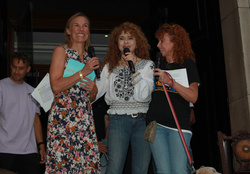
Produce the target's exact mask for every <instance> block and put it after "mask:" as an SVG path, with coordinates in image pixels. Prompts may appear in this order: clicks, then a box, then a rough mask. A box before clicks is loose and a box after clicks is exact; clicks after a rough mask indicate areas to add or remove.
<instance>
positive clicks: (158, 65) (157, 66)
mask: <svg viewBox="0 0 250 174" xmlns="http://www.w3.org/2000/svg"><path fill="white" fill-rule="evenodd" d="M155 57H156V61H157V62H156V68H160V64H161V58H162V55H161V53H160V52H158V53H156V56H155Z"/></svg>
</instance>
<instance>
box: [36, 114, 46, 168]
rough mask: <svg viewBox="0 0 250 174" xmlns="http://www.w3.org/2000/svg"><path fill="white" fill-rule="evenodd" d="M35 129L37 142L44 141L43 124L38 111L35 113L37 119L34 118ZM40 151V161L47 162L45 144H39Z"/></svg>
mask: <svg viewBox="0 0 250 174" xmlns="http://www.w3.org/2000/svg"><path fill="white" fill-rule="evenodd" d="M34 130H35V136H36V142H37V143H41V142H43V132H42V125H41V121H40V117H39V115H38V114H37V113H36V115H35V120H34ZM39 153H40V155H41V161H40V163H41V164H43V163H45V159H46V151H45V144H40V145H39Z"/></svg>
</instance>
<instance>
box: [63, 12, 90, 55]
mask: <svg viewBox="0 0 250 174" xmlns="http://www.w3.org/2000/svg"><path fill="white" fill-rule="evenodd" d="M79 16H82V17H84V18H86V19H87V21H88V23H89V25H88V27H89V29H90V21H89V18H88V17H87V16H86V15H85V14H83V13H82V12H78V13H75V14H74V15H72V16H71V17H70V18H69V19H68V21H67V23H66V27H65V30H64V37H65V44H66V45H67V46H68V47H71V45H72V42H71V39H70V35H69V34H67V29H69V28H70V23H71V21H72V20H73V19H75V18H76V17H79ZM89 46H90V37H88V39H87V40H86V41H85V44H84V50H85V51H87V50H88V47H89Z"/></svg>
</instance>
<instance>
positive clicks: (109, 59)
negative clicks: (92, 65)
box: [103, 22, 150, 73]
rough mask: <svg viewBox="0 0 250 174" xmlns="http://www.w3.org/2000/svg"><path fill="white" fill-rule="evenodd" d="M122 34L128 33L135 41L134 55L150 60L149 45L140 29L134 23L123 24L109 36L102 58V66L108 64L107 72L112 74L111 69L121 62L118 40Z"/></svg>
mask: <svg viewBox="0 0 250 174" xmlns="http://www.w3.org/2000/svg"><path fill="white" fill-rule="evenodd" d="M123 31H124V33H130V34H131V36H132V37H134V38H135V40H136V49H135V55H136V56H137V57H139V58H141V59H150V54H149V50H150V45H149V44H148V40H147V38H146V37H145V35H144V33H143V32H142V30H141V28H140V27H139V26H137V25H136V24H134V23H131V22H124V23H122V24H121V25H120V26H118V27H116V28H114V30H113V31H112V32H111V34H110V39H109V47H108V50H107V54H106V55H105V57H104V63H103V66H104V65H105V64H107V63H109V72H110V73H111V72H113V69H114V68H115V67H117V66H118V65H119V61H120V60H121V51H120V50H119V47H118V38H119V36H120V35H121V34H122V32H123Z"/></svg>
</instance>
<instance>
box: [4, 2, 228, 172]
mask: <svg viewBox="0 0 250 174" xmlns="http://www.w3.org/2000/svg"><path fill="white" fill-rule="evenodd" d="M30 2H32V3H31V4H32V6H31V13H28V15H26V17H24V14H25V12H26V11H27V9H29V7H30ZM78 11H81V12H83V13H85V14H86V15H87V16H88V17H89V18H90V21H91V32H92V33H107V34H108V33H110V31H111V30H112V29H113V28H114V27H115V26H117V25H119V24H120V23H121V22H124V21H131V22H134V23H136V24H138V25H140V26H141V28H142V29H143V31H144V33H145V35H146V36H147V38H148V40H149V43H150V45H151V47H152V49H151V57H152V60H154V59H155V53H156V52H157V51H158V49H157V47H156V44H157V40H156V39H155V37H154V33H155V31H156V30H157V29H158V28H159V26H160V25H162V24H163V23H164V22H168V23H177V24H180V25H182V26H183V27H184V28H185V29H186V30H187V31H188V32H189V34H190V38H191V41H192V47H193V49H194V52H195V54H196V59H197V68H198V72H199V75H200V79H201V84H200V87H199V99H198V101H197V103H196V104H195V114H196V123H195V124H194V125H193V137H192V141H191V146H192V149H193V155H194V166H195V168H196V169H198V168H199V167H200V166H202V165H204V166H212V167H214V168H216V169H217V171H220V172H222V168H221V162H220V155H219V154H220V153H219V147H218V143H217V131H219V130H220V131H222V132H224V133H226V134H227V135H230V134H231V132H230V117H229V110H228V101H227V86H226V75H225V62H224V53H223V43H222V33H221V23H220V12H219V0H188V1H187V0H164V2H162V1H161V0H127V1H122V0H106V1H105V0H92V1H66V0H61V1H48V0H43V1H41V0H39V1H38V0H33V1H28V0H9V1H7V0H2V1H1V2H0V13H1V14H0V21H1V23H0V31H1V35H0V61H1V67H0V79H1V78H4V77H7V76H8V75H9V68H8V67H9V63H8V61H9V56H10V54H11V53H12V52H13V51H14V47H13V42H14V36H13V32H14V31H17V32H18V31H26V32H21V33H24V34H21V35H20V36H19V37H20V38H23V39H20V42H25V41H26V40H27V42H30V43H32V34H30V33H32V32H33V31H39V32H48V31H49V32H63V30H64V27H65V24H66V21H67V19H68V18H69V17H70V16H71V15H72V14H74V13H75V12H78ZM29 14H32V15H29ZM22 18H24V20H22ZM29 26H31V28H29ZM20 47H21V44H20ZM26 49H27V50H28V51H29V52H30V53H31V54H32V44H31V45H30V47H27V48H26ZM35 66H36V67H38V70H39V71H40V72H41V73H40V77H39V78H33V77H30V79H32V78H33V79H32V80H31V81H30V82H35V83H36V84H37V83H38V82H39V80H40V79H41V78H42V77H43V76H42V74H43V73H44V74H45V73H46V72H47V71H48V69H49V65H34V67H35ZM33 69H34V68H33ZM34 79H35V80H36V81H34ZM34 85H35V84H34ZM46 117H47V114H46V113H43V115H42V117H41V119H42V121H43V126H44V129H45V132H46Z"/></svg>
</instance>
